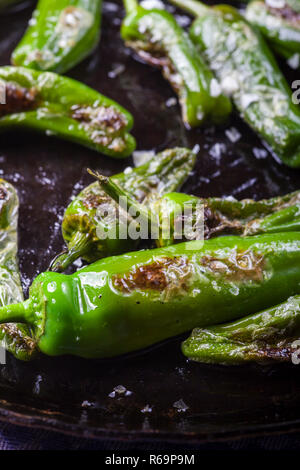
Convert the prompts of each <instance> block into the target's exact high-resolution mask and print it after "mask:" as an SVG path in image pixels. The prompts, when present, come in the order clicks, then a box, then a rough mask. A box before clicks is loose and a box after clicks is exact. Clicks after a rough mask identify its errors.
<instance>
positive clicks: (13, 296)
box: [0, 179, 36, 361]
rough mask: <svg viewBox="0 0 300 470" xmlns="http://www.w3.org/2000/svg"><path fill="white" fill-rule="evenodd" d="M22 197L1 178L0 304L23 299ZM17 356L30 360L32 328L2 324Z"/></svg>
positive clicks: (2, 338)
mask: <svg viewBox="0 0 300 470" xmlns="http://www.w3.org/2000/svg"><path fill="white" fill-rule="evenodd" d="M18 211H19V200H18V196H17V193H16V191H15V189H14V187H13V186H12V185H11V184H9V183H7V181H4V180H2V179H1V180H0V305H1V306H4V305H8V304H12V303H16V302H22V301H23V291H22V286H21V279H20V274H19V268H18V261H17V251H18V233H17V229H18ZM1 342H2V345H4V347H5V348H6V349H7V350H8V351H9V352H11V353H12V354H13V355H14V356H15V357H16V358H18V359H21V360H23V361H24V360H29V359H31V357H32V356H33V354H34V352H35V350H36V348H35V342H34V340H33V339H32V338H31V337H30V330H29V328H28V327H27V326H26V325H23V324H11V323H8V324H4V325H1V326H0V344H1Z"/></svg>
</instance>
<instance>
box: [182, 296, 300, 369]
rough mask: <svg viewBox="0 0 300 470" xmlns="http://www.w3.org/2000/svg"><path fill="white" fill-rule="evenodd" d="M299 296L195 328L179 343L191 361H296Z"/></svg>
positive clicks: (299, 333)
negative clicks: (217, 323) (255, 311)
mask: <svg viewBox="0 0 300 470" xmlns="http://www.w3.org/2000/svg"><path fill="white" fill-rule="evenodd" d="M299 350H300V296H299V295H298V296H294V297H290V298H289V299H288V300H287V301H286V302H284V303H282V304H280V305H277V306H275V307H271V308H268V309H267V310H263V311H262V312H259V313H256V314H254V315H248V316H246V317H245V318H242V319H241V320H236V321H234V322H231V323H226V324H223V325H216V326H211V327H208V328H196V329H195V330H194V331H193V332H192V334H191V336H190V337H189V338H188V339H187V340H186V341H185V342H184V343H183V344H182V351H183V353H184V354H185V355H186V356H187V357H188V358H189V359H191V360H193V361H197V362H205V363H210V364H224V365H236V364H243V363H247V362H258V363H265V362H273V361H276V362H290V363H294V364H299V362H300V361H299Z"/></svg>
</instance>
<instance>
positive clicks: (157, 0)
mask: <svg viewBox="0 0 300 470" xmlns="http://www.w3.org/2000/svg"><path fill="white" fill-rule="evenodd" d="M140 5H141V7H143V8H145V10H152V9H154V8H157V9H158V10H164V9H165V6H164V4H163V2H162V1H161V0H143V1H142V2H141V3H140Z"/></svg>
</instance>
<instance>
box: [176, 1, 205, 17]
mask: <svg viewBox="0 0 300 470" xmlns="http://www.w3.org/2000/svg"><path fill="white" fill-rule="evenodd" d="M170 2H171V3H173V4H174V5H175V6H176V7H179V8H182V9H183V10H185V11H187V12H188V13H191V15H194V16H203V15H205V13H207V11H208V10H209V8H210V7H209V6H207V5H204V4H203V3H201V2H198V1H196V0H170Z"/></svg>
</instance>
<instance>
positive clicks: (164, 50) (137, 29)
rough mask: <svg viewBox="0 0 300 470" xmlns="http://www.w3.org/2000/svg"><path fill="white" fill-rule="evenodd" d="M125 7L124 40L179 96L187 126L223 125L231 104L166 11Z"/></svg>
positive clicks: (129, 1) (133, 4)
mask: <svg viewBox="0 0 300 470" xmlns="http://www.w3.org/2000/svg"><path fill="white" fill-rule="evenodd" d="M124 4H125V8H126V12H127V16H126V18H125V20H124V22H123V25H122V29H121V34H122V37H123V39H124V40H125V41H126V44H127V45H128V46H130V47H131V48H133V49H134V50H135V51H136V52H137V54H138V55H139V56H140V57H141V58H142V59H143V60H144V61H145V62H147V63H149V64H151V65H154V66H156V67H159V68H161V69H162V72H163V75H164V77H165V78H166V79H167V80H168V81H169V82H170V84H171V85H172V87H173V89H174V90H175V92H176V93H177V94H178V96H179V100H180V103H181V107H182V114H183V120H184V122H185V124H186V125H187V126H188V127H195V126H200V125H201V124H202V123H203V122H204V121H205V120H207V119H209V120H211V121H214V122H220V121H224V119H226V118H227V117H228V115H229V114H230V112H231V103H230V100H229V99H228V98H227V97H225V96H224V95H222V93H221V87H220V85H219V83H218V81H217V80H216V78H215V77H214V75H213V74H212V72H211V71H210V70H209V68H208V67H207V65H206V64H205V63H204V61H203V60H202V58H201V57H200V56H199V55H198V54H197V51H196V49H195V47H194V45H193V44H192V42H191V41H190V39H189V37H188V35H187V34H186V33H185V32H184V31H183V29H182V28H181V27H180V26H179V25H178V24H177V22H176V20H175V18H174V17H173V16H172V15H171V14H170V13H169V12H167V11H166V10H162V9H150V10H148V9H146V8H142V7H141V6H140V5H139V4H138V2H137V0H125V1H124Z"/></svg>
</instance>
